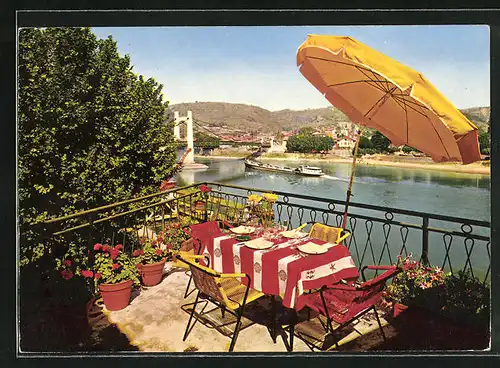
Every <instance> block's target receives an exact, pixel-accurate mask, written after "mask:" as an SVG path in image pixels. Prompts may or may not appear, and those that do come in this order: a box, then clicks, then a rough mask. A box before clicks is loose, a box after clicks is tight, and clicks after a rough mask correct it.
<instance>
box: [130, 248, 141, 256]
mask: <svg viewBox="0 0 500 368" xmlns="http://www.w3.org/2000/svg"><path fill="white" fill-rule="evenodd" d="M143 254H144V251H143V250H142V249H136V250H134V252H133V253H132V257H138V256H142V255H143Z"/></svg>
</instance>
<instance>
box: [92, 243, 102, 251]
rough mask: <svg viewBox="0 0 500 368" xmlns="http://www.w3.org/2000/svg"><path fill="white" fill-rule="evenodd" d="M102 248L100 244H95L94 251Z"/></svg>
mask: <svg viewBox="0 0 500 368" xmlns="http://www.w3.org/2000/svg"><path fill="white" fill-rule="evenodd" d="M101 248H102V244H100V243H96V244H94V250H99V249H101Z"/></svg>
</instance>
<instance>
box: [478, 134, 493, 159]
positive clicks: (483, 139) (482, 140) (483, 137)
mask: <svg viewBox="0 0 500 368" xmlns="http://www.w3.org/2000/svg"><path fill="white" fill-rule="evenodd" d="M479 148H480V150H481V153H482V154H489V152H490V135H489V133H488V132H481V133H479Z"/></svg>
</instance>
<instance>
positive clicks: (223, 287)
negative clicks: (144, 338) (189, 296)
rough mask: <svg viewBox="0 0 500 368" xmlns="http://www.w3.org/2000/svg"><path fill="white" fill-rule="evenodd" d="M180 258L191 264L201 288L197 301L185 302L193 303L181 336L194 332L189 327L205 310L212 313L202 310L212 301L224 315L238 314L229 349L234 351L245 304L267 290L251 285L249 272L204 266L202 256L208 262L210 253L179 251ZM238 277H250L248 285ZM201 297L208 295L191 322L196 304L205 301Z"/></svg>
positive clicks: (196, 283)
mask: <svg viewBox="0 0 500 368" xmlns="http://www.w3.org/2000/svg"><path fill="white" fill-rule="evenodd" d="M177 259H179V260H180V261H182V262H184V263H186V264H188V265H189V268H190V269H191V275H192V277H193V280H194V284H195V287H196V289H198V294H197V295H196V300H195V302H194V303H189V304H186V305H191V304H192V305H193V307H192V310H191V314H190V316H189V320H188V324H187V326H186V331H185V333H184V337H183V339H182V340H183V341H185V340H186V339H187V337H188V335H189V333H190V332H191V331H190V328H191V329H192V327H193V326H194V324H195V323H196V321H198V320H199V319H200V317H201V316H202V315H203V314H206V313H209V312H205V313H203V311H204V309H205V307H206V306H207V304H208V302H209V301H210V302H211V303H213V304H215V305H216V306H217V307H219V308H221V311H222V316H224V312H225V311H226V310H227V311H228V312H229V313H231V314H232V315H234V316H235V317H236V326H235V328H234V332H233V333H232V339H231V344H230V346H229V351H233V349H234V345H235V344H236V339H237V338H238V333H239V332H240V328H241V317H242V316H243V312H244V310H245V306H246V305H247V304H248V303H251V302H253V301H254V300H257V299H259V298H260V297H262V296H264V294H263V293H261V292H259V291H257V290H255V289H252V288H250V276H249V275H247V274H244V273H219V272H216V271H214V270H213V269H211V268H209V267H206V266H202V265H201V264H199V260H200V259H205V261H206V262H207V264H208V262H209V260H208V257H206V256H204V255H189V256H187V257H185V258H183V257H182V256H180V255H178V256H177ZM239 278H246V279H247V281H248V284H247V286H245V285H243V284H242V283H240V282H239V280H238V279H239ZM200 297H201V298H203V299H205V300H204V302H205V305H204V306H203V308H202V310H201V312H200V313H198V314H197V315H196V317H195V321H194V322H193V324H192V325H191V321H192V319H193V316H195V309H196V306H197V305H198V304H199V303H202V302H203V301H200Z"/></svg>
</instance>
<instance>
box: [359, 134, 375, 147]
mask: <svg viewBox="0 0 500 368" xmlns="http://www.w3.org/2000/svg"><path fill="white" fill-rule="evenodd" d="M359 148H373V143H372V141H371V140H370V139H369V138H367V137H365V136H363V135H362V136H361V137H360V138H359Z"/></svg>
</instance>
